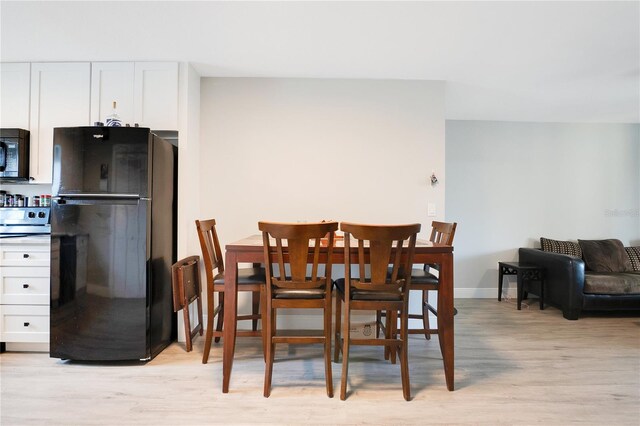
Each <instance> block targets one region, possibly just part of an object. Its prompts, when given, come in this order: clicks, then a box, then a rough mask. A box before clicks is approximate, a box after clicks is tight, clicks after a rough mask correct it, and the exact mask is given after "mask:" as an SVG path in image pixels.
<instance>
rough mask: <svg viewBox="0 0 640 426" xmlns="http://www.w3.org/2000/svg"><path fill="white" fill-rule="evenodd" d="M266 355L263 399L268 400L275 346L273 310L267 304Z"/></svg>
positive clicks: (269, 304)
mask: <svg viewBox="0 0 640 426" xmlns="http://www.w3.org/2000/svg"><path fill="white" fill-rule="evenodd" d="M267 305H268V306H267V321H266V323H267V325H266V328H267V353H266V358H267V362H266V364H265V365H264V393H263V395H264V397H265V398H269V395H271V377H272V373H273V359H274V349H275V347H274V346H275V345H274V343H273V335H274V333H275V327H274V326H275V324H274V321H273V309H272V308H271V303H269V302H267Z"/></svg>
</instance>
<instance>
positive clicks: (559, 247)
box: [540, 237, 582, 258]
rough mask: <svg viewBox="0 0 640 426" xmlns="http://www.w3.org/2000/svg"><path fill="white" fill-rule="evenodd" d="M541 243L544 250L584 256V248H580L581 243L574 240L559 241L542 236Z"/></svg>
mask: <svg viewBox="0 0 640 426" xmlns="http://www.w3.org/2000/svg"><path fill="white" fill-rule="evenodd" d="M540 245H541V246H542V251H550V252H552V253H559V254H568V255H571V256H576V257H579V258H582V250H581V249H580V245H579V244H578V243H574V242H572V241H558V240H551V239H549V238H544V237H540Z"/></svg>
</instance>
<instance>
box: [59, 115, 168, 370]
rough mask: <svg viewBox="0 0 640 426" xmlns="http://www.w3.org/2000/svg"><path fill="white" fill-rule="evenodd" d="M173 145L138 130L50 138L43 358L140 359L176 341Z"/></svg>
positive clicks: (88, 130)
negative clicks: (46, 347) (47, 299)
mask: <svg viewBox="0 0 640 426" xmlns="http://www.w3.org/2000/svg"><path fill="white" fill-rule="evenodd" d="M176 189H177V147H176V146H174V145H172V144H171V143H169V142H167V141H166V140H164V139H162V138H160V137H158V136H156V135H155V134H153V133H152V132H151V130H150V129H148V128H142V127H68V128H56V129H54V133H53V176H52V197H51V199H52V201H51V327H50V336H51V337H50V349H49V351H50V356H51V357H53V358H61V359H68V360H78V361H125V360H135V361H148V360H150V359H152V358H153V357H155V356H156V355H157V354H158V353H160V352H161V351H162V350H163V349H164V348H165V347H166V346H167V345H168V344H169V343H171V341H173V340H175V338H176V323H175V315H174V313H173V305H172V303H173V300H172V290H171V265H172V264H173V263H174V262H175V261H176V204H177V192H176Z"/></svg>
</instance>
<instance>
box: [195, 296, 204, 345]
mask: <svg viewBox="0 0 640 426" xmlns="http://www.w3.org/2000/svg"><path fill="white" fill-rule="evenodd" d="M196 300H197V304H198V324H200V335H201V336H202V333H203V332H204V324H203V322H204V321H202V297H200V296H198V298H197V299H196Z"/></svg>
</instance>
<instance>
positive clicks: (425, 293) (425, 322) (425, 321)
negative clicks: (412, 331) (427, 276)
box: [422, 290, 431, 340]
mask: <svg viewBox="0 0 640 426" xmlns="http://www.w3.org/2000/svg"><path fill="white" fill-rule="evenodd" d="M427 306H429V290H422V326H423V327H424V330H425V332H424V338H425V339H427V340H431V334H430V333H429V329H430V328H431V327H430V326H429V308H427Z"/></svg>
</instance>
